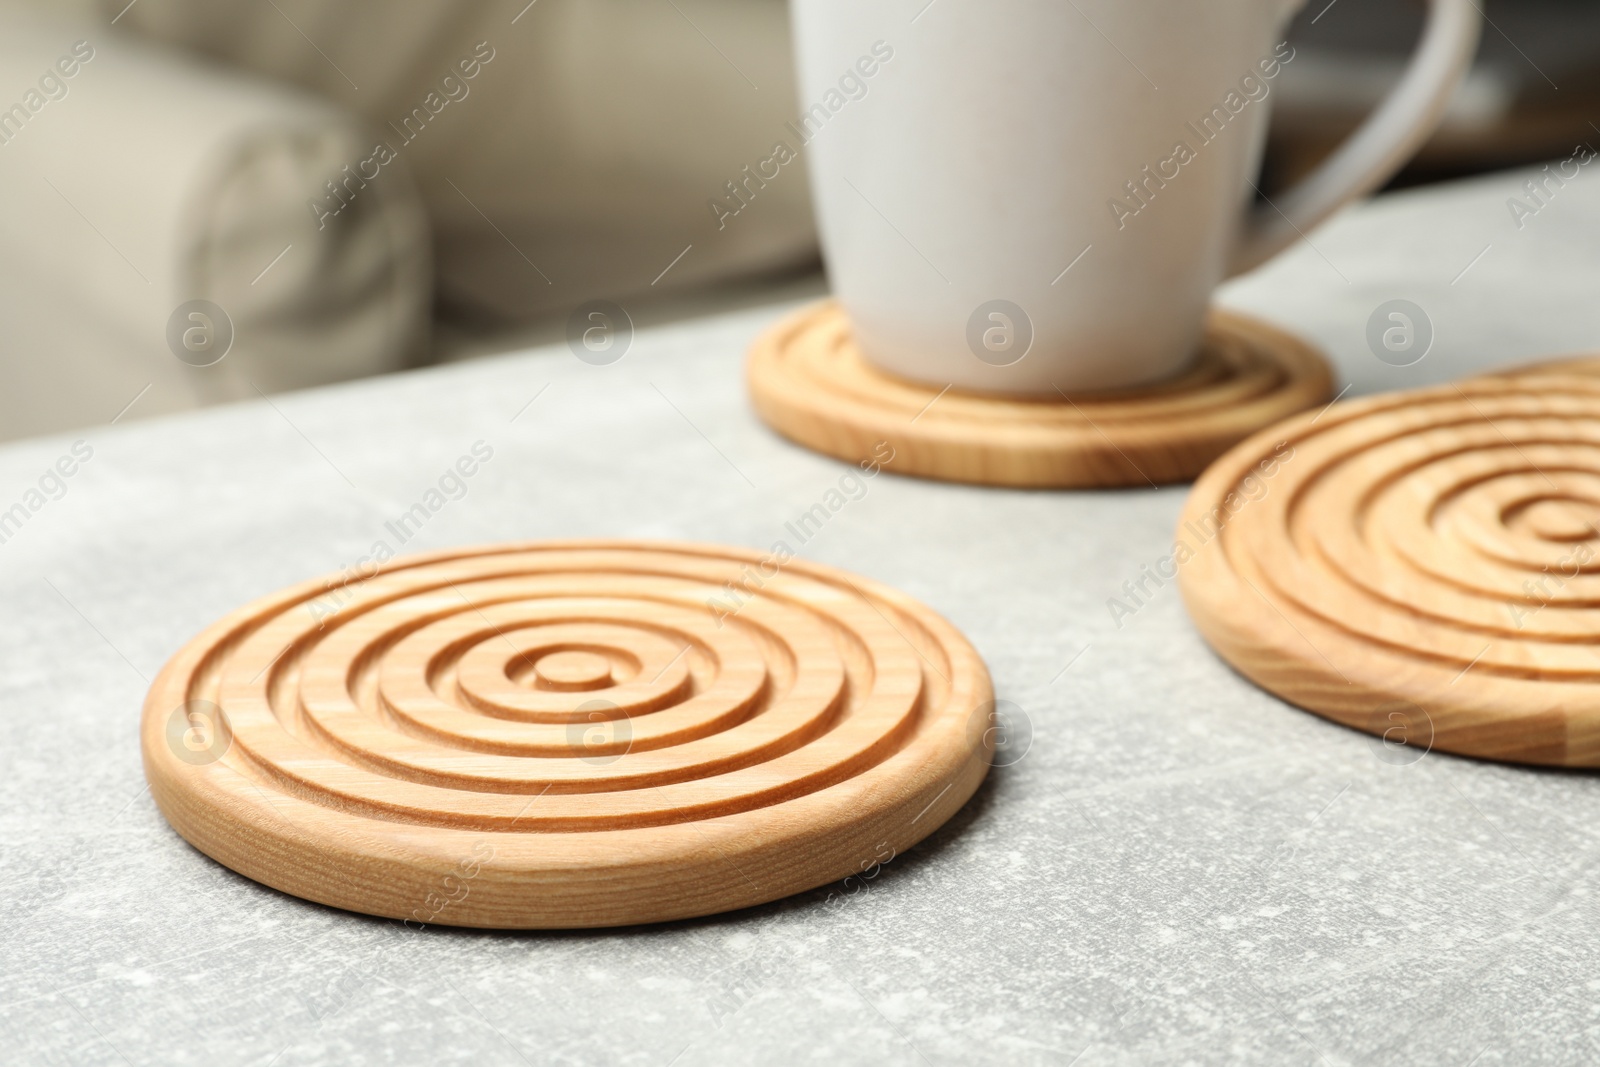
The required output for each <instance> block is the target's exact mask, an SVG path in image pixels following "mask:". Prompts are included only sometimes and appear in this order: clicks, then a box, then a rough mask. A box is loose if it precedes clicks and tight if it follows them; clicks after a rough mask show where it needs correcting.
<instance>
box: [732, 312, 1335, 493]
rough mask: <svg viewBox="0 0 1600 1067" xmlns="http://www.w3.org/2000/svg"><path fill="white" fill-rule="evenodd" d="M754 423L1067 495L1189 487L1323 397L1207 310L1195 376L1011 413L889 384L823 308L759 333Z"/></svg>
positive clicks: (830, 451) (1011, 405)
mask: <svg viewBox="0 0 1600 1067" xmlns="http://www.w3.org/2000/svg"><path fill="white" fill-rule="evenodd" d="M746 379H747V381H748V383H749V387H750V394H751V398H752V399H753V400H754V402H755V407H756V410H757V411H758V412H760V413H761V417H762V418H763V419H765V420H766V422H767V423H768V424H769V425H770V426H772V427H773V428H774V429H775V430H777V431H778V432H779V433H781V434H783V435H784V436H785V437H788V438H790V439H791V440H793V441H795V442H797V443H799V444H802V445H805V446H806V447H807V448H811V449H815V450H816V451H818V452H823V453H826V454H827V455H830V456H837V457H838V458H840V459H844V460H849V461H851V462H864V461H871V460H874V459H877V460H880V461H881V457H882V455H883V453H884V451H886V450H885V449H884V447H883V446H884V444H885V443H887V445H888V446H889V448H891V449H892V450H893V456H894V458H893V459H892V460H891V461H889V462H888V463H885V464H884V468H885V469H886V470H891V471H895V472H898V473H900V474H914V475H918V476H921V477H924V478H938V479H942V480H945V481H953V482H972V483H976V484H979V485H1005V486H1015V487H1019V488H1040V489H1045V488H1055V489H1069V488H1081V487H1089V486H1128V485H1149V484H1160V483H1164V482H1179V481H1187V480H1189V479H1191V478H1193V477H1195V476H1196V475H1198V474H1199V473H1200V472H1201V471H1202V470H1204V469H1205V467H1206V465H1207V464H1208V463H1210V462H1211V461H1212V460H1213V459H1215V458H1217V456H1219V455H1221V454H1222V453H1223V452H1224V451H1226V450H1227V449H1228V448H1229V447H1230V446H1232V445H1234V444H1236V443H1237V442H1239V441H1240V440H1242V439H1243V438H1245V437H1247V436H1249V435H1250V434H1251V433H1254V432H1255V431H1256V430H1259V429H1261V428H1262V427H1263V426H1270V425H1271V424H1272V423H1274V422H1277V421H1278V420H1280V419H1282V418H1284V417H1286V416H1288V415H1292V414H1294V413H1295V412H1298V411H1303V410H1304V409H1306V408H1308V407H1310V406H1312V405H1314V404H1319V403H1323V402H1325V401H1326V400H1327V399H1328V396H1329V394H1330V392H1331V385H1332V378H1331V376H1330V374H1329V371H1328V365H1327V363H1326V362H1325V361H1324V360H1323V358H1322V356H1321V355H1319V354H1318V353H1317V351H1316V350H1315V349H1313V348H1312V347H1311V346H1309V345H1307V344H1306V343H1305V342H1303V341H1300V340H1297V339H1296V338H1294V337H1291V336H1290V335H1288V334H1286V333H1283V332H1282V331H1280V330H1277V329H1274V328H1273V327H1271V326H1268V325H1266V324H1265V323H1262V322H1260V321H1257V320H1255V319H1252V318H1248V317H1246V316H1244V315H1240V314H1237V313H1235V312H1230V311H1219V310H1213V311H1212V312H1211V313H1210V315H1209V316H1208V318H1207V320H1206V338H1205V343H1204V346H1203V348H1202V349H1201V352H1200V355H1199V357H1198V358H1197V359H1196V361H1195V363H1194V364H1193V365H1192V366H1191V367H1190V368H1189V369H1188V370H1186V371H1184V372H1183V373H1182V374H1181V375H1179V376H1178V377H1176V378H1172V379H1169V380H1167V381H1164V382H1161V383H1159V384H1156V385H1151V386H1145V387H1142V388H1139V389H1133V390H1127V391H1119V392H1101V393H1093V394H1087V393H1086V394H1082V395H1079V396H1074V397H1068V396H1065V395H1063V396H1061V397H1060V398H1058V399H1048V400H1015V399H1010V398H1004V397H995V396H982V395H978V394H974V393H966V392H960V391H957V390H955V389H950V390H944V391H941V390H939V389H936V388H929V387H927V386H924V385H919V384H916V383H913V382H908V381H904V380H902V379H899V378H894V377H891V376H889V375H887V374H884V373H883V372H881V371H879V370H876V369H874V368H873V367H871V366H869V365H868V364H867V363H866V362H865V361H864V360H863V359H862V358H861V355H860V353H859V352H858V351H857V349H856V347H855V345H854V343H853V341H852V339H851V336H850V325H849V321H848V320H847V318H846V317H845V314H844V312H843V310H841V309H840V307H839V306H838V305H837V304H836V303H834V302H833V301H825V302H823V303H821V304H816V305H813V306H811V307H808V308H804V309H802V310H801V311H799V312H797V313H796V314H794V315H792V316H790V317H789V318H787V319H785V320H784V321H782V322H780V323H778V324H777V325H776V326H774V327H773V328H772V329H770V330H768V331H767V332H766V333H765V334H763V335H762V336H761V337H760V338H759V339H758V340H757V341H756V343H755V345H754V346H753V347H752V348H751V351H750V359H749V363H748V365H747V367H746Z"/></svg>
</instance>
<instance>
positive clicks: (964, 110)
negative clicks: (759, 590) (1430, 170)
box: [790, 0, 1479, 395]
mask: <svg viewBox="0 0 1600 1067" xmlns="http://www.w3.org/2000/svg"><path fill="white" fill-rule="evenodd" d="M1301 3H1303V0H981V2H980V0H932V3H929V2H928V0H906V2H904V3H883V2H867V0H791V5H790V7H791V11H792V18H793V22H794V30H795V47H796V51H797V59H798V68H799V74H800V95H801V107H802V109H804V110H803V111H802V114H801V116H800V118H799V120H798V121H797V122H796V123H793V124H791V135H792V136H795V137H796V138H798V139H800V140H801V141H802V143H803V144H804V146H805V147H804V148H803V150H802V151H803V152H804V153H805V155H806V156H807V157H808V166H809V168H810V173H811V179H812V183H813V190H814V193H813V195H814V197H815V200H816V206H817V214H818V221H819V224H820V227H821V232H822V244H823V251H824V255H825V258H826V261H827V265H828V271H829V275H830V279H831V282H832V285H833V289H834V292H835V293H836V294H837V296H838V297H839V299H840V300H841V301H842V302H843V304H844V307H845V309H846V311H847V312H848V313H849V315H850V317H851V320H852V323H853V325H854V328H855V332H856V338H857V341H858V342H859V343H860V345H861V348H862V351H863V353H864V355H865V356H866V358H867V359H868V360H869V361H870V362H872V363H873V364H875V365H876V366H878V367H879V368H881V369H883V370H886V371H889V372H890V373H892V374H896V375H899V376H901V377H904V378H910V379H913V380H917V381H921V382H925V383H927V384H929V385H934V386H944V385H954V386H956V387H958V388H964V389H972V390H978V391H986V392H995V393H1005V394H1021V395H1027V394H1047V395H1054V394H1055V392H1056V390H1058V389H1059V390H1062V391H1066V392H1073V391H1081V390H1093V389H1104V388H1111V387H1119V386H1127V385H1134V384H1137V383H1140V382H1146V381H1152V380H1155V379H1159V378H1163V377H1166V376H1169V375H1171V374H1174V373H1176V372H1177V371H1179V370H1181V369H1182V368H1183V366H1184V365H1185V364H1186V363H1187V362H1188V361H1189V360H1190V359H1191V358H1192V356H1193V355H1194V353H1195V351H1196V347H1197V344H1198V342H1199V339H1200V336H1201V330H1202V326H1203V319H1204V316H1205V309H1206V304H1207V301H1208V300H1209V298H1210V295H1211V291H1212V289H1214V288H1215V287H1216V285H1217V283H1218V282H1220V281H1221V280H1222V279H1224V278H1225V277H1227V276H1228V275H1229V274H1232V273H1236V272H1237V271H1240V270H1243V269H1247V268H1249V267H1252V266H1254V265H1256V264H1258V263H1260V262H1262V261H1263V260H1265V259H1267V258H1268V257H1270V256H1272V255H1273V254H1275V253H1276V252H1278V251H1280V250H1281V249H1283V248H1284V247H1285V246H1287V245H1289V244H1290V243H1292V242H1293V241H1295V240H1297V239H1298V238H1299V237H1300V236H1301V235H1302V234H1303V233H1305V232H1307V231H1309V230H1310V229H1311V227H1313V226H1314V225H1316V224H1317V223H1318V222H1320V221H1322V220H1323V219H1324V218H1326V217H1327V216H1328V215H1329V214H1331V213H1332V212H1333V211H1334V210H1336V209H1337V208H1338V207H1339V206H1340V205H1342V204H1344V203H1345V202H1346V201H1348V200H1350V199H1352V198H1354V197H1356V196H1360V195H1363V194H1365V193H1367V192H1370V191H1371V190H1373V189H1375V188H1377V187H1378V186H1379V185H1381V184H1382V183H1383V182H1384V181H1385V180H1386V179H1387V178H1388V177H1389V176H1390V175H1391V174H1393V173H1394V171H1395V170H1396V169H1398V168H1399V167H1400V165H1401V164H1402V163H1403V162H1404V161H1405V159H1406V158H1407V157H1408V156H1409V155H1410V154H1411V153H1412V152H1413V151H1415V149H1416V147H1417V146H1418V145H1419V144H1420V143H1421V142H1422V140H1423V139H1424V138H1425V137H1426V136H1427V135H1428V133H1429V131H1430V130H1431V129H1432V128H1433V126H1434V125H1435V124H1436V123H1437V121H1438V118H1439V116H1440V114H1441V113H1442V111H1443V109H1444V106H1445V104H1446V102H1447V101H1448V99H1449V96H1450V93H1451V91H1452V90H1453V89H1454V87H1455V85H1456V83H1457V82H1458V81H1459V79H1460V77H1461V75H1462V74H1463V73H1464V72H1465V70H1466V67H1467V65H1468V64H1469V62H1470V61H1471V58H1472V54H1473V51H1474V49H1475V47H1476V44H1477V38H1478V29H1479V17H1478V13H1477V9H1476V7H1475V6H1474V5H1473V2H1472V0H1429V8H1430V11H1429V19H1428V23H1427V28H1426V30H1425V31H1424V35H1423V39H1422V42H1421V44H1420V46H1419V48H1418V51H1417V53H1416V56H1415V57H1414V59H1413V60H1412V63H1411V66H1410V68H1409V69H1408V71H1407V73H1406V75H1405V77H1404V78H1403V80H1402V81H1401V82H1400V84H1399V85H1398V86H1397V87H1396V89H1395V90H1394V92H1393V93H1392V94H1391V95H1390V96H1389V98H1388V100H1387V101H1385V102H1384V104H1383V105H1382V106H1381V107H1380V108H1379V109H1378V110H1377V111H1376V112H1374V113H1373V115H1372V116H1371V118H1369V119H1368V120H1367V122H1366V124H1365V125H1363V126H1362V127H1361V129H1359V130H1358V131H1357V132H1356V133H1355V134H1354V135H1353V136H1352V137H1351V138H1350V140H1349V141H1347V142H1346V143H1345V144H1344V145H1343V146H1342V147H1341V148H1340V150H1339V151H1338V152H1337V153H1335V155H1334V156H1333V157H1332V158H1331V159H1329V160H1328V161H1327V162H1326V163H1324V164H1323V165H1322V167H1321V168H1320V169H1319V170H1317V171H1316V172H1315V173H1313V174H1312V175H1311V176H1309V177H1308V178H1307V179H1306V180H1305V181H1303V182H1302V183H1301V184H1300V185H1298V186H1296V187H1295V188H1294V189H1293V190H1290V191H1289V192H1287V193H1285V194H1283V195H1282V196H1280V197H1277V198H1275V200H1274V202H1273V204H1272V205H1262V206H1260V207H1252V206H1251V205H1252V201H1253V199H1254V185H1253V180H1254V175H1255V171H1256V167H1257V165H1258V163H1259V160H1260V156H1261V148H1262V142H1263V140H1264V138H1265V134H1266V125H1267V124H1266V118H1267V108H1268V105H1269V103H1270V99H1271V94H1272V89H1273V86H1274V84H1275V81H1276V79H1277V78H1278V77H1280V76H1281V75H1282V72H1283V70H1284V68H1285V66H1286V65H1291V64H1292V63H1293V62H1294V55H1293V50H1292V49H1291V48H1290V47H1289V46H1287V45H1286V44H1283V43H1282V42H1283V40H1284V33H1285V30H1286V27H1287V24H1288V21H1289V18H1290V16H1291V15H1292V14H1293V13H1294V11H1295V10H1296V9H1298V8H1299V7H1300V6H1301Z"/></svg>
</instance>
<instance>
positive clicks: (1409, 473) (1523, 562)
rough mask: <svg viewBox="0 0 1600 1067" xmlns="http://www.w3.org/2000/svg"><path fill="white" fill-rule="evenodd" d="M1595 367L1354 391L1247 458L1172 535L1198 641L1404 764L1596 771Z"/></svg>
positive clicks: (1222, 465) (1214, 471)
mask: <svg viewBox="0 0 1600 1067" xmlns="http://www.w3.org/2000/svg"><path fill="white" fill-rule="evenodd" d="M1593 366H1594V363H1593V361H1592V360H1590V361H1581V360H1580V361H1574V362H1572V363H1571V364H1569V365H1567V366H1566V367H1562V366H1560V365H1549V364H1546V365H1541V366H1540V367H1538V368H1536V369H1535V370H1532V371H1529V370H1523V371H1516V372H1509V373H1506V374H1503V375H1499V376H1486V377H1481V378H1474V379H1469V380H1467V381H1463V382H1460V383H1458V384H1454V385H1447V386H1441V387H1437V388H1429V389H1420V390H1415V391H1410V392H1403V393H1391V394H1385V395H1382V396H1376V397H1371V398H1367V399H1362V400H1356V401H1350V402H1346V403H1343V404H1338V405H1335V406H1334V407H1332V408H1329V409H1328V410H1326V411H1325V412H1322V413H1321V414H1319V415H1307V416H1303V417H1300V418H1296V419H1291V420H1289V421H1288V422H1286V423H1284V424H1282V425H1280V426H1275V427H1272V428H1271V429H1269V430H1266V431H1263V432H1262V433H1260V434H1258V435H1256V436H1255V437H1253V438H1251V439H1250V440H1249V441H1246V442H1244V443H1243V444H1241V445H1239V446H1238V447H1237V448H1235V449H1233V450H1232V451H1231V452H1229V453H1228V454H1227V455H1226V456H1224V457H1223V458H1222V459H1220V460H1218V461H1217V463H1216V464H1215V465H1213V466H1212V467H1211V469H1209V470H1208V471H1206V473H1205V474H1204V475H1203V476H1202V477H1201V478H1200V480H1199V481H1198V482H1197V483H1196V484H1195V487H1194V490H1193V492H1192V493H1191V494H1190V496H1189V500H1188V503H1187V504H1186V506H1185V508H1184V513H1183V518H1182V519H1181V520H1180V523H1179V526H1178V531H1177V542H1178V546H1179V547H1178V565H1179V582H1180V585H1181V588H1182V590H1183V594H1184V598H1185V600H1186V602H1187V603H1188V606H1189V610H1190V613H1191V614H1192V615H1193V617H1194V620H1195V622H1196V624H1197V625H1198V626H1199V628H1200V630H1201V632H1202V633H1203V634H1204V635H1205V637H1206V638H1207V640H1208V641H1210V643H1211V644H1212V646H1213V647H1215V648H1216V649H1217V651H1218V652H1219V653H1221V655H1222V656H1223V657H1224V658H1225V659H1226V660H1228V661H1229V662H1230V663H1231V664H1232V665H1233V666H1234V667H1235V668H1236V669H1238V670H1239V671H1240V672H1241V673H1242V674H1244V675H1245V676H1246V677H1248V678H1250V679H1252V680H1253V681H1255V682H1256V683H1258V684H1259V685H1261V686H1262V687H1263V688H1265V689H1268V690H1270V691H1272V692H1274V693H1276V694H1277V695H1279V696H1281V697H1283V698H1284V699H1285V700H1288V701H1290V702H1291V703H1294V704H1298V705H1300V706H1301V707H1303V708H1306V709H1309V710H1311V711H1314V712H1317V713H1319V714H1321V715H1324V716H1327V717H1328V718H1331V719H1335V720H1337V721H1339V722H1342V723H1344V724H1346V725H1348V726H1353V727H1356V728H1358V729H1363V730H1367V731H1369V732H1371V733H1374V734H1377V735H1379V736H1380V737H1382V738H1383V742H1382V744H1383V747H1384V749H1385V751H1386V753H1387V754H1389V755H1391V756H1396V757H1397V756H1398V755H1399V754H1400V753H1401V752H1402V751H1404V752H1409V753H1410V755H1409V756H1408V757H1407V758H1415V757H1418V756H1420V755H1421V754H1422V753H1423V752H1425V751H1426V750H1427V749H1428V748H1430V747H1431V748H1437V749H1441V750H1444V751H1448V752H1455V753H1459V754H1462V755H1470V756H1479V757H1484V758H1489V759H1501V760H1509V761H1514V762H1523V763H1539V764H1555V765H1565V766H1582V767H1592V766H1600V379H1597V378H1595V377H1590V376H1587V375H1588V373H1589V372H1591V371H1592V369H1593ZM1563 371H1566V372H1567V373H1563Z"/></svg>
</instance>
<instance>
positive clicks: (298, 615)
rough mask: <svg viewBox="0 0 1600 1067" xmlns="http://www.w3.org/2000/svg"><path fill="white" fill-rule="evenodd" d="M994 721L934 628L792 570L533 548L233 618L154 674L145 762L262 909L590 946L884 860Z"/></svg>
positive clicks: (680, 549)
mask: <svg viewBox="0 0 1600 1067" xmlns="http://www.w3.org/2000/svg"><path fill="white" fill-rule="evenodd" d="M346 577H347V576H346ZM993 708H994V702H993V692H992V689H991V686H990V681H989V676H988V672H987V671H986V669H985V668H984V666H983V663H982V661H981V660H980V659H979V657H978V655H977V653H976V652H975V651H974V650H973V648H972V646H971V645H970V644H969V643H968V642H967V641H966V640H965V639H964V638H963V637H962V636H961V635H960V634H959V633H958V632H956V631H955V630H954V629H953V628H952V627H951V626H950V624H949V623H947V622H945V621H944V620H943V619H941V618H940V617H939V616H938V615H937V614H935V613H934V612H932V611H931V610H929V609H928V608H927V607H925V606H923V605H921V604H919V603H917V602H915V601H913V600H911V599H910V598H908V597H906V596H904V595H903V594H900V593H898V592H895V591H894V590H891V589H888V588H886V587H884V586H882V585H879V584H877V583H875V582H871V581H869V580H867V579H864V578H859V577H856V576H853V575H849V574H846V573H844V572H842V571H837V570H834V569H832V568H828V567H823V566H820V565H817V564H812V563H805V562H802V561H800V560H797V559H794V558H792V557H791V556H790V555H789V554H788V553H787V552H786V551H785V550H783V548H782V546H774V551H773V553H769V554H766V555H762V554H760V553H755V552H750V551H748V550H744V549H733V548H721V547H713V546H700V545H687V544H666V543H640V542H570V543H566V542H563V543H532V544H522V545H502V546H489V547H483V548H476V549H470V550H465V551H454V552H442V553H436V554H433V555H426V556H417V557H410V558H403V559H398V560H394V561H392V562H390V563H389V564H388V565H387V566H385V567H383V568H382V569H381V570H379V571H377V573H375V574H372V575H371V576H370V577H361V578H357V579H356V580H353V581H346V580H345V578H340V579H336V580H333V581H321V580H319V581H312V582H307V583H304V584H302V585H299V586H296V587H294V588H291V589H288V590H286V591H284V592H282V593H279V594H276V595H274V596H271V597H268V598H265V599H263V600H261V601H258V602H256V603H254V604H251V605H248V606H246V607H244V608H241V609H239V610H238V611H236V612H234V613H233V614H231V615H229V616H228V617H226V618H224V619H222V620H220V621H219V622H217V623H215V624H214V625H212V626H211V627H210V628H208V629H207V630H206V631H204V632H203V633H201V634H200V635H199V636H198V637H196V638H195V639H194V640H193V641H191V642H190V643H189V644H188V645H187V646H186V647H184V648H183V649H182V650H181V651H179V652H178V653H177V654H176V655H175V656H174V657H173V658H172V660H171V661H170V662H169V663H168V664H167V665H166V667H165V668H164V669H163V670H162V672H161V675H160V676H159V677H158V678H157V679H156V682H155V684H154V685H153V686H152V687H151V690H150V694H149V696H148V698H147V699H146V702H145V708H144V719H143V727H142V734H141V737H142V746H143V750H144V759H145V772H146V775H147V777H148V778H149V781H150V785H151V791H152V793H153V795H154V796H155V798H156V801H157V803H158V804H159V805H160V807H161V810H162V812H163V813H164V814H165V815H166V817H167V819H168V821H169V822H171V824H172V825H173V827H174V828H176V829H177V830H178V832H179V833H181V834H182V835H183V836H184V837H185V838H187V839H188V840H189V841H190V842H191V843H192V844H194V845H195V846H196V847H197V848H199V849H200V850H201V851H203V852H205V853H207V854H208V855H210V856H212V857H213V858H214V859H217V860H218V861H220V862H221V863H223V864H225V865H227V866H229V867H232V868H233V869H234V870H237V871H239V872H240V873H242V874H245V875H247V876H249V877H251V878H254V879H256V880H257V881H261V882H264V883H266V884H268V885H271V886H274V887H276V888H278V889H281V890H284V891H285V892H288V893H292V894H295V895H297V896H302V897H306V898H308V899H311V900H316V901H320V902H322V903H326V904H332V905H336V906H338V907H343V908H348V909H351V910H354V911H362V912H368V913H372V914H377V915H384V916H390V917H394V918H406V919H413V920H415V921H419V922H425V923H426V922H434V923H441V924H448V925H459V926H481V927H508V928H519V927H520V928H541V927H584V926H612V925H623V924H630V923H638V922H652V921H658V920H665V919H674V918H683V917H688V916H693V915H704V914H710V913H712V912H717V911H725V910H728V909H732V908H738V907H744V906H747V905H751V904H757V903H762V902H766V901H770V900H774V899H777V898H779V897H782V896H786V895H789V894H791V893H795V892H798V891H801V890H804V889H810V888H813V887H815V886H818V885H823V884H826V883H828V882H830V881H834V880H836V879H838V878H841V877H845V876H847V875H849V874H852V873H856V872H857V871H858V870H859V869H860V868H861V867H862V866H863V863H862V861H863V860H866V861H868V864H870V862H873V861H875V860H877V859H881V858H882V856H883V855H884V854H885V852H884V851H883V850H882V848H881V847H880V846H887V848H889V849H893V850H895V851H903V850H904V849H905V848H908V847H910V846H911V845H913V844H915V843H916V842H917V841H919V840H921V839H922V838H923V837H925V836H927V834H929V833H931V832H932V831H933V830H934V829H936V828H937V827H938V826H939V825H940V824H941V823H943V822H944V821H945V820H946V819H948V818H949V817H950V816H951V815H952V814H954V813H955V811H956V810H957V809H959V808H960V806H961V805H962V804H963V803H965V802H966V800H967V799H968V797H970V796H971V795H972V793H973V791H974V790H976V789H977V787H978V784H979V783H980V782H981V781H982V779H983V777H984V775H985V773H986V772H987V770H988V766H989V756H990V752H991V750H992V739H991V738H990V737H989V733H990V727H991V723H990V721H989V719H990V716H991V715H992V714H993Z"/></svg>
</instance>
